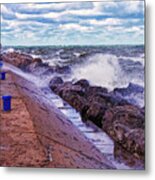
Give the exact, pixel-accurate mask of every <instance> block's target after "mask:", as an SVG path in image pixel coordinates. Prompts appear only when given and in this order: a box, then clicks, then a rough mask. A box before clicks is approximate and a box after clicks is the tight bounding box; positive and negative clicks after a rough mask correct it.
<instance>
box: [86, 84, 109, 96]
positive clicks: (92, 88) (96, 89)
mask: <svg viewBox="0 0 155 180" xmlns="http://www.w3.org/2000/svg"><path fill="white" fill-rule="evenodd" d="M97 93H108V90H107V88H103V87H100V86H90V87H89V88H88V89H87V96H90V95H92V94H97Z"/></svg>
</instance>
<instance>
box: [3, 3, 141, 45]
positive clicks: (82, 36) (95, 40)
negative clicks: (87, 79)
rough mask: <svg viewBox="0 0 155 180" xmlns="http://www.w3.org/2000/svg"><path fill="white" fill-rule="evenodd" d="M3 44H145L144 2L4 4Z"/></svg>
mask: <svg viewBox="0 0 155 180" xmlns="http://www.w3.org/2000/svg"><path fill="white" fill-rule="evenodd" d="M1 44H2V45H9V46H16V45H21V46H36V45H56V46H57V45H62V46H64V45H65V46H67V45H116V44H132V45H135V44H136V45H138V44H144V1H105V2H104V1H102V2H68V3H67V2H66V3H65V2H62V3H25V4H1Z"/></svg>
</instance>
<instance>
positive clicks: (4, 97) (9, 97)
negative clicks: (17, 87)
mask: <svg viewBox="0 0 155 180" xmlns="http://www.w3.org/2000/svg"><path fill="white" fill-rule="evenodd" d="M2 98H3V99H4V100H5V99H11V98H12V96H10V95H5V96H2Z"/></svg>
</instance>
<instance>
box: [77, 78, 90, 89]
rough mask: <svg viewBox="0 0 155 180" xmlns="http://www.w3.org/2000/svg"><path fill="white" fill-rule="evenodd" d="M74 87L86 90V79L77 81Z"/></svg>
mask: <svg viewBox="0 0 155 180" xmlns="http://www.w3.org/2000/svg"><path fill="white" fill-rule="evenodd" d="M74 85H80V86H81V87H83V88H88V87H89V82H88V81H87V80H86V79H81V80H79V81H77V82H76V83H75V84H74Z"/></svg>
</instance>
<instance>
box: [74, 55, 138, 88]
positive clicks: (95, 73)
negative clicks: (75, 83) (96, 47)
mask: <svg viewBox="0 0 155 180" xmlns="http://www.w3.org/2000/svg"><path fill="white" fill-rule="evenodd" d="M72 71H73V78H74V79H77V80H79V79H82V78H84V79H87V80H89V81H90V83H91V84H93V85H98V86H103V87H106V88H108V90H113V89H114V88H116V87H126V86H128V84H129V82H136V83H138V84H139V80H137V79H136V78H137V77H135V79H131V78H130V77H128V76H127V75H126V74H125V73H124V72H123V71H122V69H121V66H120V64H119V61H118V57H117V56H115V55H111V54H95V55H94V56H92V57H90V58H89V59H88V61H86V62H85V63H83V64H79V65H76V66H74V67H73V70H72Z"/></svg>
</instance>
